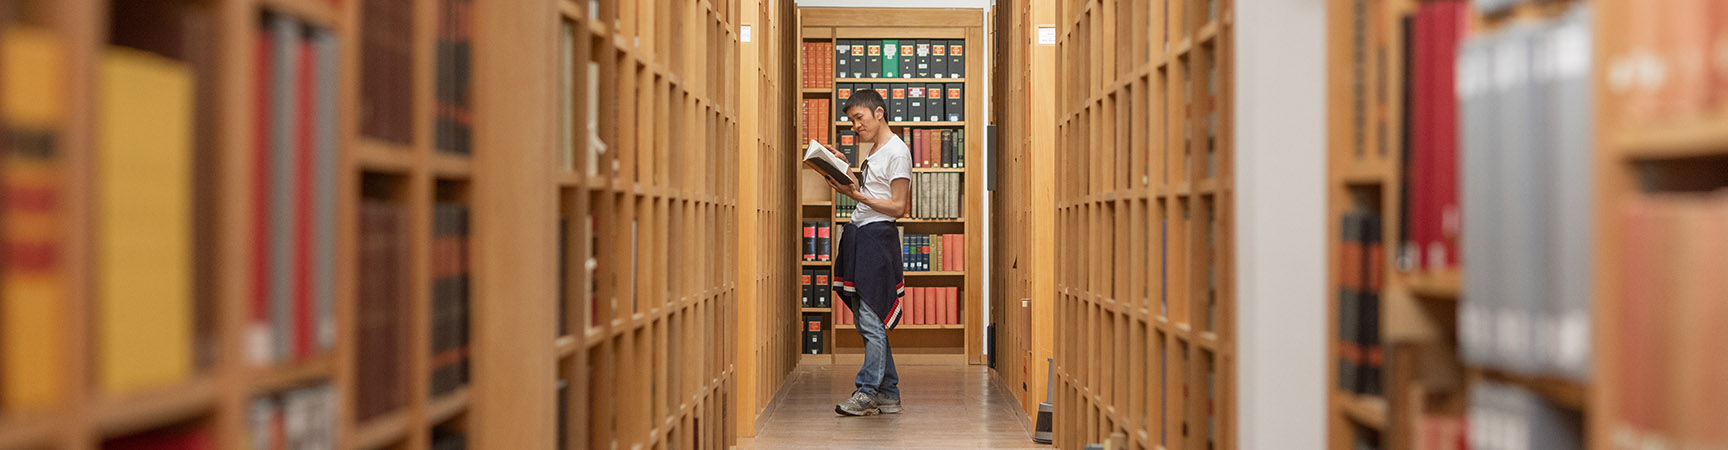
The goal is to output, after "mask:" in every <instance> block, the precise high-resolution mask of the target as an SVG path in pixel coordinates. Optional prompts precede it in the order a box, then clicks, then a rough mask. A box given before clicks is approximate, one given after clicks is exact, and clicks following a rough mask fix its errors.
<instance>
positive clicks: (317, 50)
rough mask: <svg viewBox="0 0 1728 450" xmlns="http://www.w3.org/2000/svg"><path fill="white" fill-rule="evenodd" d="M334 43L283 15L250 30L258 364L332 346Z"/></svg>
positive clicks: (253, 341) (252, 333)
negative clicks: (254, 41)
mask: <svg viewBox="0 0 1728 450" xmlns="http://www.w3.org/2000/svg"><path fill="white" fill-rule="evenodd" d="M338 45H339V42H338V40H337V38H336V35H335V34H334V33H331V32H330V31H328V30H324V29H321V28H317V27H311V26H307V25H305V24H303V23H301V22H299V21H298V20H296V19H294V18H292V17H290V16H287V15H283V14H269V15H266V17H265V19H264V24H263V27H262V29H260V30H259V31H258V49H257V50H258V53H257V55H255V57H256V58H257V62H258V63H257V65H256V66H255V70H256V71H257V72H256V73H255V75H254V76H255V77H256V80H257V82H256V84H255V85H254V86H253V89H254V90H255V94H254V99H255V102H256V104H255V108H256V109H255V110H254V120H255V126H256V128H255V130H254V132H255V134H254V135H253V145H254V150H253V152H254V153H253V158H254V159H253V164H252V183H253V184H252V188H253V192H252V202H251V208H252V228H253V230H252V257H253V263H252V267H251V269H252V270H251V277H252V295H253V297H252V312H251V325H250V330H249V332H248V333H249V337H248V344H249V353H250V358H251V360H252V361H253V362H254V363H257V364H274V363H280V362H283V361H290V360H303V359H306V358H309V357H311V356H313V355H315V354H319V353H322V352H326V351H328V350H329V349H330V348H331V346H333V345H334V344H335V341H336V320H335V306H334V305H335V275H336V274H335V261H336V248H335V246H336V192H335V189H336V155H337V147H338V145H337V139H338V138H337V127H336V119H337V112H336V108H337V105H336V96H337V93H336V90H337V86H338V80H337V78H338V77H337V74H338V73H339V72H338V67H337V64H338V55H337V52H338Z"/></svg>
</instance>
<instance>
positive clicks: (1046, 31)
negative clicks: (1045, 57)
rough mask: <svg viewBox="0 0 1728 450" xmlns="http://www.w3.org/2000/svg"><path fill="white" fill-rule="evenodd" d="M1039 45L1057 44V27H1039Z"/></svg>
mask: <svg viewBox="0 0 1728 450" xmlns="http://www.w3.org/2000/svg"><path fill="white" fill-rule="evenodd" d="M1038 45H1056V27H1038Z"/></svg>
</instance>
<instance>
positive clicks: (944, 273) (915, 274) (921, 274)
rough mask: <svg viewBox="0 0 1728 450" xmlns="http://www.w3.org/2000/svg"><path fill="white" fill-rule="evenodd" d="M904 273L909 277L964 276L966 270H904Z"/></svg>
mask: <svg viewBox="0 0 1728 450" xmlns="http://www.w3.org/2000/svg"><path fill="white" fill-rule="evenodd" d="M905 274H906V276H909V277H960V276H966V272H959V271H952V270H946V271H918V272H914V271H907V272H905Z"/></svg>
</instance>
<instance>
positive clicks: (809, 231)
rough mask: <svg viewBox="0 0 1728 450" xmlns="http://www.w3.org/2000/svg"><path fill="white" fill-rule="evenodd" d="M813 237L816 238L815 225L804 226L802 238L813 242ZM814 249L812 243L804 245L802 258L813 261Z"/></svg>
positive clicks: (814, 258) (814, 257) (814, 256)
mask: <svg viewBox="0 0 1728 450" xmlns="http://www.w3.org/2000/svg"><path fill="white" fill-rule="evenodd" d="M815 239H816V227H813V226H806V227H804V240H805V241H810V242H814V241H815ZM815 250H816V246H814V245H806V246H804V260H805V261H815V260H816V253H815Z"/></svg>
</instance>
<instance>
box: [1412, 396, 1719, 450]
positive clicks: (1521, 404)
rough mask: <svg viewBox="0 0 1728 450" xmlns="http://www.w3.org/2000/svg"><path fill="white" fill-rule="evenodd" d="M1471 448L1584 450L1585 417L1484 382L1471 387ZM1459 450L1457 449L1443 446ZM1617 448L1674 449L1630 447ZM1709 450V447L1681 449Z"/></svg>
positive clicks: (1468, 430) (1469, 436) (1543, 400)
mask: <svg viewBox="0 0 1728 450" xmlns="http://www.w3.org/2000/svg"><path fill="white" fill-rule="evenodd" d="M1469 408H1470V410H1469V413H1468V414H1469V421H1470V422H1469V424H1468V425H1467V426H1466V427H1465V429H1466V430H1467V432H1466V433H1465V434H1466V435H1467V439H1468V440H1469V443H1470V446H1469V448H1471V449H1474V450H1523V449H1543V450H1582V449H1583V448H1584V425H1583V418H1582V417H1581V416H1580V415H1579V413H1578V412H1577V411H1570V410H1567V409H1565V408H1561V407H1559V406H1557V405H1554V404H1552V403H1549V402H1548V401H1547V400H1545V399H1543V398H1542V397H1540V396H1538V395H1536V393H1534V392H1531V391H1530V390H1528V389H1525V388H1523V387H1519V386H1516V385H1510V384H1504V383H1499V382H1494V381H1487V380H1484V381H1481V382H1477V383H1474V384H1471V386H1470V407H1469ZM1443 448H1456V447H1443ZM1614 448H1674V447H1644V446H1630V447H1619V446H1616V447H1614ZM1678 448H1707V447H1678Z"/></svg>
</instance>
